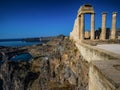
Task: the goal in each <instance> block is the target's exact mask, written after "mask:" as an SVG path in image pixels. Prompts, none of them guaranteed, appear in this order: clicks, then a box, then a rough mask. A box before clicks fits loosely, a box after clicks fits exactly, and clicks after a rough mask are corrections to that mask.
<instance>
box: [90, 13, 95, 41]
mask: <svg viewBox="0 0 120 90" xmlns="http://www.w3.org/2000/svg"><path fill="white" fill-rule="evenodd" d="M94 37H95V19H94V13H93V14H91V40H94Z"/></svg>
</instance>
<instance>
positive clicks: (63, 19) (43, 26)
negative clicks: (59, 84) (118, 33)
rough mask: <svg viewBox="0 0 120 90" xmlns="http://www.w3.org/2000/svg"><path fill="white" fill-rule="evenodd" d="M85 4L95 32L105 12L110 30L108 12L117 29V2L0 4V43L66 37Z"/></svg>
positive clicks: (7, 0) (18, 0)
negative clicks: (91, 10) (91, 12)
mask: <svg viewBox="0 0 120 90" xmlns="http://www.w3.org/2000/svg"><path fill="white" fill-rule="evenodd" d="M86 3H89V4H91V5H92V6H93V7H94V10H95V13H96V14H95V29H97V28H98V27H101V18H102V17H101V13H102V12H107V27H109V28H111V22H112V12H113V11H116V12H118V14H117V28H120V13H119V10H120V5H119V3H120V2H119V0H114V1H105V0H0V39H5V38H26V37H41V36H55V35H59V34H64V35H69V33H70V32H71V31H72V29H73V25H74V20H75V18H76V16H77V11H78V9H79V7H80V6H81V5H83V4H86ZM85 29H86V30H89V29H90V15H85Z"/></svg>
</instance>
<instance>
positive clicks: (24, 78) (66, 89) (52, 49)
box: [0, 37, 88, 90]
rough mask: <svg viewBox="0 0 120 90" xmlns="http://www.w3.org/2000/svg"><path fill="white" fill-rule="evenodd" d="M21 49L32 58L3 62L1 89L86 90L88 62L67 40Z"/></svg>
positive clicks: (0, 78) (61, 39)
mask: <svg viewBox="0 0 120 90" xmlns="http://www.w3.org/2000/svg"><path fill="white" fill-rule="evenodd" d="M21 49H27V50H28V52H29V53H30V54H31V55H32V56H33V59H32V60H30V61H27V62H25V61H24V62H23V61H19V62H18V61H10V60H6V61H4V62H3V63H2V65H1V67H0V83H1V84H0V85H1V86H0V88H1V89H3V90H85V89H86V88H87V87H88V63H87V62H85V61H84V60H83V58H82V57H81V55H80V53H79V52H78V50H77V48H76V46H75V45H74V44H73V42H72V41H70V40H69V38H68V37H59V38H56V39H54V40H51V41H49V42H47V43H45V44H40V45H34V46H29V47H22V48H21Z"/></svg>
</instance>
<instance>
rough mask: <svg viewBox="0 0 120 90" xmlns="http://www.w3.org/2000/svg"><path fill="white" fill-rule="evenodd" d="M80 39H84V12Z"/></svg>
mask: <svg viewBox="0 0 120 90" xmlns="http://www.w3.org/2000/svg"><path fill="white" fill-rule="evenodd" d="M80 39H81V40H84V14H81V30H80Z"/></svg>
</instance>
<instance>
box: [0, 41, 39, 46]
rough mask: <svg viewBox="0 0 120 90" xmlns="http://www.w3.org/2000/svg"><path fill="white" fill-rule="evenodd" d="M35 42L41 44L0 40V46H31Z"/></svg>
mask: <svg viewBox="0 0 120 90" xmlns="http://www.w3.org/2000/svg"><path fill="white" fill-rule="evenodd" d="M35 44H41V42H24V41H4V42H0V46H11V47H21V46H31V45H35Z"/></svg>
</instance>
